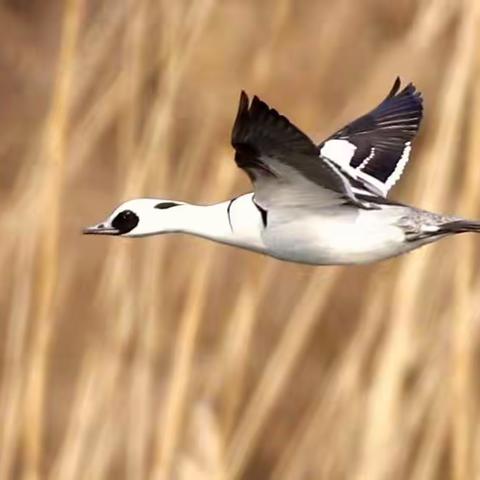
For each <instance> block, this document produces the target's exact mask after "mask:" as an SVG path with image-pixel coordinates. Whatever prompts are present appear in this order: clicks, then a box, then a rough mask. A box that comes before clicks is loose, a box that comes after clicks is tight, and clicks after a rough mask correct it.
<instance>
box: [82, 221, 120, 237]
mask: <svg viewBox="0 0 480 480" xmlns="http://www.w3.org/2000/svg"><path fill="white" fill-rule="evenodd" d="M82 233H83V234H84V235H118V234H119V233H120V231H119V230H117V229H116V228H112V227H109V226H106V225H104V224H103V223H99V224H98V225H92V226H91V227H86V228H84V229H83V232H82Z"/></svg>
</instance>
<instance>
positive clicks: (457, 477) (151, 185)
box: [0, 0, 480, 480]
mask: <svg viewBox="0 0 480 480" xmlns="http://www.w3.org/2000/svg"><path fill="white" fill-rule="evenodd" d="M479 8H480V5H479V2H478V1H475V0H461V1H460V0H458V1H454V0H419V1H415V0H397V1H396V2H385V1H382V0H363V1H362V2H358V1H354V0H336V1H335V2H330V1H326V0H324V1H311V0H310V1H308V0H295V1H293V0H275V1H274V0H266V1H264V2H257V1H254V0H242V1H240V0H227V1H223V2H220V1H214V0H190V1H187V0H185V1H183V0H178V1H177V0H176V1H175V2H172V1H169V0H121V1H119V0H98V1H96V2H87V1H86V0H64V1H60V0H48V1H47V0H30V1H26V0H4V1H3V2H1V3H0V25H1V28H0V40H1V42H0V69H1V75H0V96H1V104H2V108H1V110H0V127H1V128H0V157H1V162H0V200H1V205H2V208H1V210H0V228H1V231H2V233H3V234H2V243H1V244H2V247H1V249H0V261H1V265H2V275H1V280H0V352H1V353H0V355H1V357H0V358H1V363H0V479H26V480H40V479H44V478H48V479H58V480H70V479H89V480H90V479H135V480H136V479H147V478H148V479H150V478H152V479H161V480H171V479H175V480H176V479H178V480H187V479H188V480H190V479H191V480H203V479H205V480H207V479H208V480H211V479H214V480H233V479H249V480H257V479H262V480H263V479H268V478H272V479H279V480H298V479H302V480H303V479H305V480H310V479H311V480H323V479H328V480H331V479H332V480H336V479H358V480H363V479H368V480H380V479H387V478H388V479H389V480H391V479H402V480H403V479H413V480H423V479H454V480H466V479H473V478H480V424H479V412H478V405H479V402H480V388H479V387H480V385H479V375H478V369H477V363H478V360H479V348H478V347H479V320H480V275H479V272H478V270H479V266H480V262H479V260H480V248H479V246H480V237H478V236H477V237H475V236H473V235H471V236H467V235H465V236H458V237H456V238H451V239H447V240H444V241H442V242H440V243H439V244H438V245H434V246H429V247H425V248H423V249H421V250H418V251H415V252H413V253H411V254H409V255H407V256H403V257H400V258H397V259H393V260H389V261H386V262H383V263H379V264H375V265H372V266H368V267H341V268H340V267H338V268H337V267H322V268H314V267H309V266H302V265H294V264H288V263H282V262H279V261H276V260H273V259H269V258H266V257H262V256H260V255H255V254H253V253H249V252H244V251H241V250H237V249H233V248H229V247H225V246H221V245H215V244H212V243H208V242H206V241H204V240H200V239H195V238H188V237H181V236H171V237H168V236H164V237H154V238H149V239H138V240H129V239H119V238H106V237H84V236H82V235H80V231H81V229H82V227H84V226H85V225H88V224H91V223H94V222H97V221H100V220H101V219H103V218H104V217H105V215H106V214H108V213H109V212H110V211H111V210H112V209H113V207H115V206H116V205H117V204H119V203H120V202H122V201H124V200H126V199H129V198H132V197H135V196H156V197H160V198H174V199H181V200H186V201H190V202H198V203H209V202H217V201H221V200H224V199H227V198H229V197H230V196H233V195H238V194H240V193H243V192H246V191H248V190H249V189H250V184H249V182H248V179H247V178H246V176H245V175H244V174H243V173H242V172H241V171H239V170H238V169H237V168H236V166H235V164H234V162H233V155H232V149H231V147H230V145H229V135H230V129H231V125H232V121H233V118H234V116H235V113H236V108H237V101H238V96H239V91H240V90H241V89H242V88H243V89H245V90H247V92H249V93H250V94H253V93H256V94H258V95H259V96H260V97H261V98H263V99H265V101H267V102H268V103H270V104H271V105H272V106H274V107H276V108H278V109H279V110H280V111H281V112H282V113H284V114H286V115H287V116H288V117H289V118H291V120H292V121H293V122H294V123H296V124H298V125H299V126H301V128H302V129H303V130H304V131H306V132H307V133H308V134H310V136H312V137H313V138H315V139H317V140H321V139H322V138H323V137H325V136H327V135H329V134H331V133H332V132H333V131H335V130H336V129H338V128H339V127H341V126H343V125H344V124H345V123H347V122H348V121H350V120H351V119H353V118H355V117H356V116H358V115H360V114H363V113H365V112H366V111H368V110H369V109H371V108H373V107H374V106H375V105H376V104H377V103H378V102H379V101H380V100H381V99H382V98H383V97H384V96H385V95H386V94H387V92H388V91H389V89H390V87H391V86H392V84H393V81H394V79H395V77H396V76H397V75H399V76H400V77H401V78H402V79H403V81H404V82H409V81H413V82H414V83H415V84H416V86H417V87H418V88H419V89H420V90H421V91H422V92H423V94H424V98H425V108H426V112H425V119H424V122H423V124H422V127H421V133H420V136H419V138H418V140H417V141H416V143H415V146H414V152H413V155H412V160H411V162H410V165H409V168H408V169H407V172H406V173H405V175H404V177H403V179H402V181H401V182H400V184H399V185H398V186H397V187H396V188H395V190H394V192H393V198H396V199H401V200H402V201H405V202H407V203H413V204H415V205H417V206H419V207H423V208H427V209H432V210H438V211H441V212H444V213H457V214H461V215H463V216H466V217H476V218H479V217H480V136H479V135H478V133H477V131H478V129H480V82H479V80H478V78H479V68H478V67H479V62H480V56H479V54H480V48H479V47H480V43H479V42H480V39H479V36H478V35H479Z"/></svg>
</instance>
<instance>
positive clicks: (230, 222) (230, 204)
mask: <svg viewBox="0 0 480 480" xmlns="http://www.w3.org/2000/svg"><path fill="white" fill-rule="evenodd" d="M237 198H238V197H235V198H232V199H231V200H230V201H229V202H228V205H227V216H228V224H229V225H230V230H231V231H232V233H233V225H232V218H231V216H230V209H231V208H232V203H233V202H234V201H235V200H236V199H237Z"/></svg>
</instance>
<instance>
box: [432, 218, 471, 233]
mask: <svg viewBox="0 0 480 480" xmlns="http://www.w3.org/2000/svg"><path fill="white" fill-rule="evenodd" d="M465 232H480V222H477V221H471V220H454V221H452V222H447V223H444V224H442V225H440V230H439V231H438V233H465Z"/></svg>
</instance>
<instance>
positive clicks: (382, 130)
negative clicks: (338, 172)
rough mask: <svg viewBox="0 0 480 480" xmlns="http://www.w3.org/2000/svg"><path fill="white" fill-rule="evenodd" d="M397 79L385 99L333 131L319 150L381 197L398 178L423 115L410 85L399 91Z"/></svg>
mask: <svg viewBox="0 0 480 480" xmlns="http://www.w3.org/2000/svg"><path fill="white" fill-rule="evenodd" d="M399 89H400V79H399V78H397V79H396V80H395V83H394V85H393V87H392V89H391V90H390V92H389V94H388V95H387V97H386V98H385V99H384V100H383V101H382V102H381V103H380V104H379V105H378V106H377V107H376V108H375V109H373V110H372V111H371V112H369V113H367V114H366V115H363V116H361V117H360V118H358V119H356V120H354V121H353V122H351V123H350V124H348V125H346V126H345V127H343V128H342V129H341V130H339V131H338V132H336V133H335V134H334V135H332V136H331V137H330V138H328V139H327V140H326V141H325V142H323V143H322V144H321V145H320V146H319V148H320V152H321V154H322V155H323V156H325V157H327V158H330V159H331V160H332V161H333V162H334V163H336V164H337V165H339V166H340V167H341V168H342V169H345V170H347V171H349V173H350V174H352V175H353V173H354V172H355V174H356V175H355V176H356V177H357V178H359V179H362V180H364V181H365V182H366V184H367V186H368V183H369V182H370V183H371V184H372V185H373V186H374V187H375V190H376V191H380V192H381V193H382V194H383V195H386V194H387V193H388V190H390V188H391V187H392V186H393V185H394V184H395V182H396V181H397V180H398V179H399V178H400V175H401V174H402V172H403V169H404V168H405V165H406V164H407V162H408V159H409V155H410V150H411V142H412V140H413V139H414V138H415V135H416V134H417V132H418V128H419V126H420V122H421V120H422V115H423V105H422V97H421V94H420V92H418V91H417V90H416V89H415V86H414V85H413V84H411V83H410V84H408V85H407V86H406V87H405V88H403V89H402V90H401V91H399Z"/></svg>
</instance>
